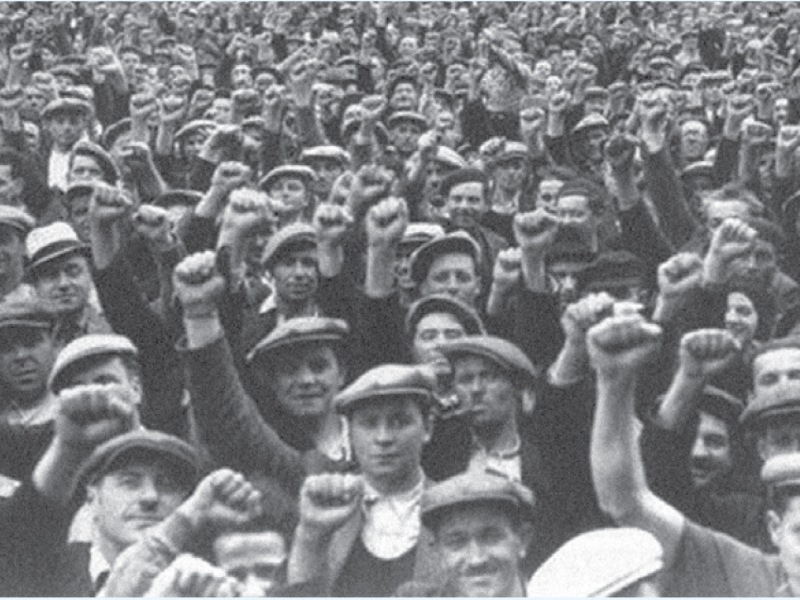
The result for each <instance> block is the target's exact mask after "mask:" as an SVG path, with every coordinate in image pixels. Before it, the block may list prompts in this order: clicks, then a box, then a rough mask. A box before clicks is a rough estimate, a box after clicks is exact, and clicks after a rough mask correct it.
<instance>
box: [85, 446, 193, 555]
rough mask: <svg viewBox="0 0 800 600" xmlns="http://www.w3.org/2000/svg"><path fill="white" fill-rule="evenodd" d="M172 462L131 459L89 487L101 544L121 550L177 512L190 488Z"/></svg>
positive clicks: (90, 502)
mask: <svg viewBox="0 0 800 600" xmlns="http://www.w3.org/2000/svg"><path fill="white" fill-rule="evenodd" d="M183 479H184V478H182V477H181V476H180V473H179V472H178V470H177V469H176V468H175V467H174V466H172V465H171V464H170V463H169V462H167V461H166V460H164V459H163V458H162V459H156V458H154V457H151V458H150V460H146V459H145V457H142V458H141V459H138V460H137V459H130V460H129V461H126V462H125V463H124V464H123V465H122V466H120V467H118V468H116V469H115V470H113V471H111V472H110V473H108V474H106V475H104V476H103V477H102V478H101V479H100V481H98V482H97V483H96V484H95V485H93V486H91V487H90V488H89V496H88V498H89V504H90V505H91V506H92V509H93V515H94V524H95V528H96V531H97V533H98V538H99V543H100V544H101V547H103V546H106V547H108V548H111V549H113V550H114V551H116V552H121V551H122V550H124V549H125V548H127V547H129V546H130V545H132V544H134V543H136V542H138V541H139V540H140V539H141V538H142V536H143V535H144V534H145V533H146V532H147V530H149V529H150V528H151V527H153V526H154V525H158V524H159V523H161V522H162V521H163V520H164V519H165V518H167V517H168V516H169V515H171V514H172V513H173V512H175V509H177V508H178V507H179V506H180V505H181V503H182V502H183V500H184V499H185V498H186V496H187V495H188V494H189V491H190V490H189V489H187V485H186V483H185V481H183Z"/></svg>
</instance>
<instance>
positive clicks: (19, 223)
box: [0, 204, 36, 235]
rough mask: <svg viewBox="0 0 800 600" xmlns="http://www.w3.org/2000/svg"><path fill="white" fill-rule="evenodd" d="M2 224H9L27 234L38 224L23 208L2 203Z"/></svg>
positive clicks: (0, 205)
mask: <svg viewBox="0 0 800 600" xmlns="http://www.w3.org/2000/svg"><path fill="white" fill-rule="evenodd" d="M0 225H7V226H9V227H11V228H12V229H16V230H17V231H19V232H20V233H21V234H22V235H27V234H28V232H29V231H30V230H31V229H33V228H34V227H35V226H36V221H35V220H34V218H33V217H32V216H30V215H29V214H28V213H26V212H25V211H24V210H22V209H21V208H16V207H15V206H6V205H4V204H0Z"/></svg>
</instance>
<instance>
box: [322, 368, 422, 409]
mask: <svg viewBox="0 0 800 600" xmlns="http://www.w3.org/2000/svg"><path fill="white" fill-rule="evenodd" d="M433 384H434V382H433V381H431V379H430V377H429V376H428V375H427V374H426V373H425V371H424V370H423V369H421V368H420V367H418V366H410V365H394V364H388V365H381V366H379V367H375V368H374V369H370V370H369V371H367V372H366V373H364V374H363V375H362V376H361V377H359V378H358V379H356V380H355V381H354V382H353V383H351V384H350V385H349V386H347V387H346V388H345V389H344V390H343V391H342V392H341V393H340V394H339V395H338V396H336V398H334V400H333V402H334V406H335V408H336V410H337V411H338V412H340V413H344V414H349V413H351V412H353V411H354V410H355V409H356V408H357V407H358V406H360V405H362V404H363V403H364V402H367V401H369V400H375V399H381V398H394V397H403V398H411V399H412V400H415V401H416V402H418V403H420V404H421V405H422V406H424V407H428V406H430V405H431V404H432V403H433V396H432V393H431V392H432V390H433Z"/></svg>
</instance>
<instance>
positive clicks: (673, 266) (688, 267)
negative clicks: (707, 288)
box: [658, 252, 703, 300]
mask: <svg viewBox="0 0 800 600" xmlns="http://www.w3.org/2000/svg"><path fill="white" fill-rule="evenodd" d="M702 284H703V259H702V258H700V257H699V256H698V255H697V254H695V253H694V252H681V253H680V254H676V255H674V256H672V257H670V258H669V260H667V261H666V262H664V263H662V264H661V265H659V267H658V290H659V293H660V294H661V296H662V297H664V298H665V299H670V300H671V299H674V298H679V297H683V296H685V295H686V294H687V293H689V292H690V291H692V290H696V289H700V287H701V286H702Z"/></svg>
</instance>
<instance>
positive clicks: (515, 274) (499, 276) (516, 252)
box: [492, 248, 522, 295]
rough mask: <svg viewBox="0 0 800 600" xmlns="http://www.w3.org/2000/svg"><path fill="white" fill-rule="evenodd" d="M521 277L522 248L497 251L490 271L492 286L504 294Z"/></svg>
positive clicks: (512, 287)
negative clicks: (492, 268)
mask: <svg viewBox="0 0 800 600" xmlns="http://www.w3.org/2000/svg"><path fill="white" fill-rule="evenodd" d="M521 277H522V250H520V249H519V248H506V249H505V250H501V251H500V252H498V253H497V260H495V261H494V270H493V271H492V288H493V289H494V291H496V292H497V293H498V294H500V295H505V294H507V293H508V292H509V291H511V290H512V289H514V287H515V286H516V285H517V284H518V283H519V281H520V278H521Z"/></svg>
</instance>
